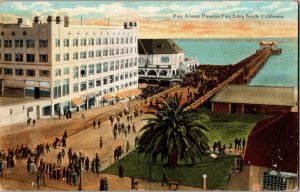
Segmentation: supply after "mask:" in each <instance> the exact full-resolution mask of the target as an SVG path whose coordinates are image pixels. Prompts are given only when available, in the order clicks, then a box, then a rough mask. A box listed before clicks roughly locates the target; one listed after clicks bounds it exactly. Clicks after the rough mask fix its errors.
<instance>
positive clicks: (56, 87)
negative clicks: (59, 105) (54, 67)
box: [53, 80, 61, 99]
mask: <svg viewBox="0 0 300 192" xmlns="http://www.w3.org/2000/svg"><path fill="white" fill-rule="evenodd" d="M53 97H54V99H55V98H58V97H61V83H60V80H57V81H54V87H53Z"/></svg>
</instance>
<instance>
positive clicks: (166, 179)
mask: <svg viewBox="0 0 300 192" xmlns="http://www.w3.org/2000/svg"><path fill="white" fill-rule="evenodd" d="M165 183H167V185H169V180H168V175H167V172H166V170H163V178H162V182H161V186H164V184H165Z"/></svg>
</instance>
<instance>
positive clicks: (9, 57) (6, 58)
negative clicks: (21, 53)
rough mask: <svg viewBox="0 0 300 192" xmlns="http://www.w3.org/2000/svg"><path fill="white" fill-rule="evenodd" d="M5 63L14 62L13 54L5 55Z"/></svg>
mask: <svg viewBox="0 0 300 192" xmlns="http://www.w3.org/2000/svg"><path fill="white" fill-rule="evenodd" d="M4 61H12V54H11V53H5V54H4Z"/></svg>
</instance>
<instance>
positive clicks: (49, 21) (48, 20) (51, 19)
mask: <svg viewBox="0 0 300 192" xmlns="http://www.w3.org/2000/svg"><path fill="white" fill-rule="evenodd" d="M51 21H54V17H53V16H51V15H49V16H48V17H47V22H48V23H51Z"/></svg>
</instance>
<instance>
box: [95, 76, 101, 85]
mask: <svg viewBox="0 0 300 192" xmlns="http://www.w3.org/2000/svg"><path fill="white" fill-rule="evenodd" d="M100 86H101V79H99V78H97V79H96V87H100Z"/></svg>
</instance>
